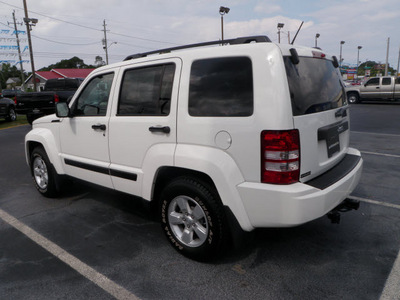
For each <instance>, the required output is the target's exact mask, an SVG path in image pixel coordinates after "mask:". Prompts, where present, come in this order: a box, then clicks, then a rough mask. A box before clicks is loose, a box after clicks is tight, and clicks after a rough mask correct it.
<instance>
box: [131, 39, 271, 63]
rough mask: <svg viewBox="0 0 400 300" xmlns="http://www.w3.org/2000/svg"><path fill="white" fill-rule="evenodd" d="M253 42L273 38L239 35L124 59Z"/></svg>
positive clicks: (267, 40)
mask: <svg viewBox="0 0 400 300" xmlns="http://www.w3.org/2000/svg"><path fill="white" fill-rule="evenodd" d="M252 42H256V43H271V40H270V39H269V38H268V37H267V36H265V35H256V36H247V37H239V38H236V39H230V40H223V41H220V40H219V41H212V42H205V43H198V44H190V45H184V46H178V47H173V48H165V49H161V50H154V51H149V52H143V53H137V54H132V55H129V56H127V57H126V58H125V59H124V61H125V60H130V59H136V58H141V57H146V56H147V55H152V54H163V53H169V52H171V51H176V50H182V49H188V48H196V47H204V46H211V45H224V44H230V45H238V44H249V43H252Z"/></svg>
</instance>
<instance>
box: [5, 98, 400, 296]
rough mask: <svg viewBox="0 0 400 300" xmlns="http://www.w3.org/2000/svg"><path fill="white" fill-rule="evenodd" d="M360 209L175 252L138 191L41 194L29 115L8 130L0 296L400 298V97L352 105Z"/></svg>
mask: <svg viewBox="0 0 400 300" xmlns="http://www.w3.org/2000/svg"><path fill="white" fill-rule="evenodd" d="M350 112H351V145H352V146H353V147H355V148H357V149H359V150H360V151H361V152H362V155H363V159H364V170H363V176H362V178H361V182H360V184H359V186H358V187H357V189H356V190H355V191H354V193H353V194H352V195H351V198H353V199H356V200H360V201H361V205H360V209H359V210H357V211H351V212H348V213H344V214H342V219H341V223H340V224H339V225H337V224H331V223H330V221H329V219H328V218H326V217H323V218H320V219H318V220H315V221H313V222H310V223H307V224H304V225H302V226H299V227H295V228H284V229H262V230H257V231H256V232H255V234H254V236H253V238H252V239H251V241H249V243H248V244H247V245H245V246H244V247H243V249H240V251H232V252H229V253H227V254H226V256H225V257H224V258H222V259H221V260H219V261H217V262H214V263H208V264H207V263H199V262H195V261H191V260H189V259H187V258H185V257H183V256H181V255H179V254H178V253H176V251H174V250H173V249H172V248H171V247H170V245H169V243H168V241H167V240H166V239H165V237H164V235H163V232H162V231H161V227H160V225H159V224H158V223H157V221H156V220H154V218H152V217H151V216H150V215H149V214H148V212H147V210H146V209H145V208H143V207H142V206H141V205H140V204H139V202H138V201H135V199H133V198H132V197H130V196H127V195H125V194H120V193H116V192H113V191H109V190H105V189H102V188H97V187H93V186H89V185H86V184H82V183H74V184H72V185H71V186H70V188H69V190H68V191H67V192H66V193H65V194H64V195H63V197H61V198H58V199H47V198H43V197H42V196H41V195H40V194H39V193H38V192H37V191H36V190H35V187H34V185H33V182H32V179H31V177H30V174H29V169H28V167H27V165H26V162H25V157H24V145H23V141H24V136H25V134H26V133H27V132H28V131H29V130H30V126H28V125H26V126H19V127H15V128H9V129H4V130H0V153H1V155H0V299H113V298H118V299H136V298H139V299H246V298H247V299H250V298H251V299H400V296H399V295H400V284H399V282H400V256H399V251H400V234H399V232H400V197H399V194H400V193H399V191H400V121H399V120H400V118H399V115H400V103H397V102H396V103H385V104H380V103H368V104H359V105H353V106H351V108H350Z"/></svg>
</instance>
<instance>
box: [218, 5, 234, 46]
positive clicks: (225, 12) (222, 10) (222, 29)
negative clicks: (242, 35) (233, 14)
mask: <svg viewBox="0 0 400 300" xmlns="http://www.w3.org/2000/svg"><path fill="white" fill-rule="evenodd" d="M230 10H231V9H230V8H229V7H224V6H220V8H219V14H220V15H221V40H222V41H223V40H224V15H225V14H227V13H228V12H229V11H230Z"/></svg>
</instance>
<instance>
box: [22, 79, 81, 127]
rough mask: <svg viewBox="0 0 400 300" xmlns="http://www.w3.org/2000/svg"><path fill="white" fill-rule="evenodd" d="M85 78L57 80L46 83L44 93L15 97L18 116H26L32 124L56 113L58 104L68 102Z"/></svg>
mask: <svg viewBox="0 0 400 300" xmlns="http://www.w3.org/2000/svg"><path fill="white" fill-rule="evenodd" d="M82 81H83V78H57V79H49V80H47V81H46V84H45V86H44V90H43V92H33V93H22V94H18V95H16V97H15V103H16V107H15V110H16V112H17V114H22V115H26V118H27V120H28V122H29V123H30V124H32V122H33V121H34V120H36V119H37V118H40V117H43V116H44V115H50V114H53V113H55V104H56V103H57V102H67V101H68V99H69V98H70V97H71V96H73V95H74V94H75V92H76V90H77V89H78V87H79V85H80V84H81V83H82Z"/></svg>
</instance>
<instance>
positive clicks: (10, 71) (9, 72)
mask: <svg viewBox="0 0 400 300" xmlns="http://www.w3.org/2000/svg"><path fill="white" fill-rule="evenodd" d="M25 75H26V74H25ZM10 77H18V78H21V71H20V70H18V68H17V67H16V66H11V65H10V64H2V68H1V71H0V85H1V89H5V88H6V82H7V80H8V78H10ZM25 78H26V77H25Z"/></svg>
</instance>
